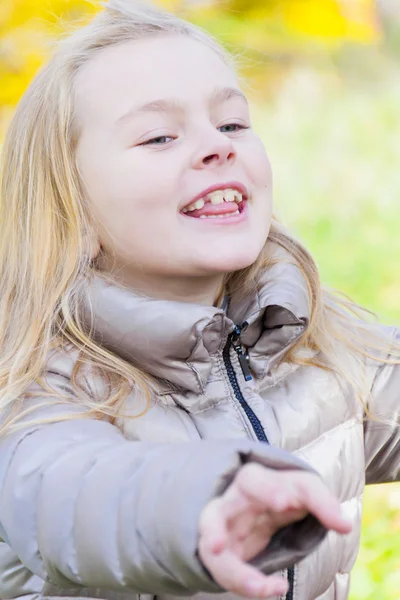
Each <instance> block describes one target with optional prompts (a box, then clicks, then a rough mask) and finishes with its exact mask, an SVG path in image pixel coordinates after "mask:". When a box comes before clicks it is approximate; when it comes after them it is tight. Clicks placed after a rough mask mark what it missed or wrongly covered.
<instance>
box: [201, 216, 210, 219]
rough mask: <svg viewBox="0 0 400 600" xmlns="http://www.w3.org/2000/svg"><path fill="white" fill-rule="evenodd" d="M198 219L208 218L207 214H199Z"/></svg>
mask: <svg viewBox="0 0 400 600" xmlns="http://www.w3.org/2000/svg"><path fill="white" fill-rule="evenodd" d="M200 219H208V217H207V215H200Z"/></svg>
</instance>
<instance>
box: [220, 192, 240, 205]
mask: <svg viewBox="0 0 400 600" xmlns="http://www.w3.org/2000/svg"><path fill="white" fill-rule="evenodd" d="M236 193H239V192H236ZM224 197H225V202H234V201H235V191H234V190H226V192H225V193H224Z"/></svg>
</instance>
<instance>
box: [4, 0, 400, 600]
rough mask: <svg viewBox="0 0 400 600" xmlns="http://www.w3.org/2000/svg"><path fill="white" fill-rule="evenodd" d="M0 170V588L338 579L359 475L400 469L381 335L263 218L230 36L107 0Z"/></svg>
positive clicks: (170, 589) (162, 591)
mask: <svg viewBox="0 0 400 600" xmlns="http://www.w3.org/2000/svg"><path fill="white" fill-rule="evenodd" d="M1 185H2V187H1V214H0V269H1V273H0V285H1V290H0V345H1V349H2V350H1V356H0V361H1V368H0V402H1V408H2V411H1V415H2V421H1V437H0V484H1V485H0V489H1V495H0V536H1V543H0V565H1V566H0V572H1V583H0V588H1V589H0V596H1V598H3V599H9V598H17V597H22V596H23V597H24V598H32V599H33V598H35V599H36V598H37V599H39V598H49V597H50V598H55V597H61V596H62V597H69V598H72V597H78V598H82V597H91V598H102V599H110V600H112V599H125V600H127V599H134V598H138V599H139V597H140V596H141V597H142V598H146V599H153V598H155V596H157V598H158V599H159V600H172V599H173V598H174V597H175V596H192V595H194V594H196V595H197V597H198V598H199V599H200V598H201V600H205V599H209V598H211V597H212V596H213V594H217V593H218V594H221V593H222V594H224V596H225V597H226V598H227V599H228V598H229V599H231V598H234V597H235V596H236V597H237V596H245V597H257V598H278V597H281V598H284V597H286V598H287V600H293V599H295V600H314V599H316V598H318V599H319V600H344V599H345V598H347V595H348V590H349V573H350V570H351V568H352V566H353V564H354V562H355V559H356V555H357V548H358V543H359V534H360V522H361V498H362V493H363V488H364V484H365V481H366V482H367V483H376V482H384V481H394V480H396V479H399V478H400V443H399V440H400V428H399V412H400V401H399V400H398V395H399V394H398V390H397V388H398V387H399V385H400V370H399V366H397V365H398V364H399V360H398V356H399V342H398V341H396V332H395V331H394V330H392V329H384V328H383V327H380V326H377V325H372V324H369V323H368V322H367V321H366V320H364V319H363V316H362V313H361V312H360V311H358V309H357V307H355V306H354V305H353V304H351V303H350V302H349V301H346V300H344V299H339V298H337V297H335V296H333V295H332V294H331V293H328V292H325V291H323V290H322V289H321V286H320V283H319V279H318V273H317V270H316V267H315V264H314V262H313V260H312V258H311V257H310V255H309V254H308V253H307V251H306V250H305V249H304V248H303V247H302V246H301V245H300V244H299V243H298V242H297V241H295V240H294V239H293V238H292V237H290V236H289V235H288V233H287V232H286V231H285V230H284V229H283V228H282V226H281V225H280V224H279V223H278V222H277V221H276V219H274V217H273V216H272V211H271V206H272V201H271V189H272V183H271V171H270V165H269V162H268V158H267V155H266V153H265V150H264V148H263V146H262V144H261V142H260V140H259V138H258V137H257V135H256V133H255V132H254V131H253V130H252V128H251V124H250V117H249V111H248V105H247V102H246V98H245V95H244V94H243V91H242V90H241V89H240V86H239V83H238V80H237V77H236V76H235V72H234V68H233V64H232V61H231V60H230V58H229V57H228V56H227V55H226V54H225V53H224V51H223V50H222V49H221V48H220V47H219V46H218V44H217V43H216V42H215V41H214V40H212V39H211V38H210V37H209V36H208V35H207V34H205V33H204V32H202V31H201V30H199V29H198V28H196V27H195V26H193V25H191V24H189V23H186V22H184V21H181V20H179V19H177V18H176V17H174V16H172V15H170V14H167V13H164V12H160V11H158V10H156V9H151V8H145V7H143V6H141V5H138V4H137V3H135V2H133V1H132V0H110V2H109V3H108V4H107V5H106V6H105V10H103V12H102V13H99V14H98V15H97V16H96V17H95V18H94V19H93V20H92V22H91V23H90V24H89V25H87V26H86V27H83V28H81V29H80V30H78V31H76V32H75V33H74V34H72V35H70V36H69V37H66V38H65V39H64V40H63V41H62V42H61V44H60V47H59V49H58V51H57V53H56V54H55V56H54V57H53V59H52V60H51V61H50V63H49V64H48V65H47V66H46V67H45V68H44V69H42V70H41V72H40V73H39V74H38V76H37V77H36V79H35V80H34V81H33V83H32V84H31V86H30V87H29V89H28V91H27V92H26V94H25V96H24V97H23V98H22V100H21V102H20V104H19V106H18V108H17V111H16V113H15V116H14V118H13V120H12V122H11V125H10V128H9V131H8V135H7V139H6V140H5V144H4V148H3V152H2V184H1ZM396 357H397V358H396ZM388 533H389V532H388Z"/></svg>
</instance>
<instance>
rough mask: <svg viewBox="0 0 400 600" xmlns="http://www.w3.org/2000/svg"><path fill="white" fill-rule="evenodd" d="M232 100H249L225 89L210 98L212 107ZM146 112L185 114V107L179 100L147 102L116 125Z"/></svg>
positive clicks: (120, 118)
mask: <svg viewBox="0 0 400 600" xmlns="http://www.w3.org/2000/svg"><path fill="white" fill-rule="evenodd" d="M231 98H242V99H243V100H244V101H245V102H246V104H247V98H246V96H245V95H244V94H243V92H241V91H240V90H239V89H238V88H231V87H223V88H215V89H214V90H213V92H212V94H211V96H210V100H209V102H210V105H212V104H218V103H221V102H226V101H227V100H230V99H231ZM146 112H155V113H160V112H170V113H171V112H184V106H183V105H182V103H181V102H180V101H179V100H178V99H177V98H161V99H159V100H152V101H151V102H146V103H145V104H142V105H141V106H135V107H133V108H131V109H130V110H129V111H128V112H127V113H125V114H124V115H122V117H119V118H118V119H117V120H116V121H115V125H117V126H118V125H121V124H123V123H125V122H126V121H128V120H130V119H132V118H134V117H136V116H138V115H140V114H142V113H146Z"/></svg>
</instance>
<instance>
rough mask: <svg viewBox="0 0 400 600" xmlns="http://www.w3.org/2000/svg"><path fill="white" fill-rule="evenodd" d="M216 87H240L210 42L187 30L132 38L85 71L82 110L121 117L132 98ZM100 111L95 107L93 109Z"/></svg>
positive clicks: (200, 94)
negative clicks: (194, 35)
mask: <svg viewBox="0 0 400 600" xmlns="http://www.w3.org/2000/svg"><path fill="white" fill-rule="evenodd" d="M216 86H220V87H232V88H234V87H236V88H238V83H237V78H236V74H235V73H234V71H233V69H232V68H231V67H230V66H228V65H227V64H226V63H225V62H224V61H223V59H222V58H221V57H220V56H218V54H217V53H216V52H215V51H214V50H213V49H212V48H211V47H208V46H207V45H206V44H204V43H201V42H198V41H197V40H193V39H191V38H189V37H187V36H183V35H168V36H157V37H155V36H154V37H151V38H146V39H143V40H132V41H128V42H124V43H120V44H116V45H114V46H110V47H108V48H105V49H103V50H101V51H100V52H99V53H98V54H97V56H95V57H94V58H93V59H91V60H90V61H88V62H87V63H86V64H85V65H84V66H83V67H82V69H81V71H80V72H79V74H78V76H77V79H76V82H75V94H76V110H77V112H78V113H81V114H82V113H86V114H87V115H88V113H91V114H92V115H94V113H95V112H96V109H101V111H102V113H104V111H105V110H108V111H109V112H110V116H111V117H112V118H118V117H119V116H121V115H122V114H123V113H124V112H126V110H128V109H129V108H130V107H131V106H132V103H133V102H134V103H135V104H136V103H137V104H138V105H141V104H145V103H147V102H151V101H154V100H156V99H157V100H158V99H160V98H164V97H166V98H170V97H179V98H180V100H181V102H183V103H185V102H193V101H196V100H197V101H199V100H201V99H203V98H204V99H206V98H207V96H208V95H210V94H211V93H213V91H214V89H215V87H216ZM93 111H94V112H93Z"/></svg>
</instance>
